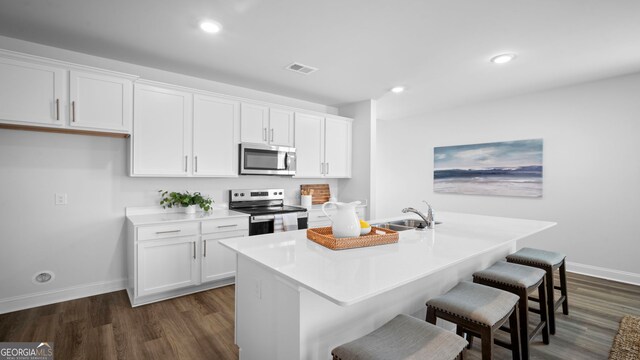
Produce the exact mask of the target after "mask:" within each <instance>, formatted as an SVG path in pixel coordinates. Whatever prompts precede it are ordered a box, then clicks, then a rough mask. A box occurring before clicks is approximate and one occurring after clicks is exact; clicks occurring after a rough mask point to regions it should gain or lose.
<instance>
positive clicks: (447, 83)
mask: <svg viewBox="0 0 640 360" xmlns="http://www.w3.org/2000/svg"><path fill="white" fill-rule="evenodd" d="M204 18H212V19H215V20H217V21H219V22H220V23H222V25H223V26H224V30H223V32H222V33H220V34H218V35H214V36H212V35H207V34H205V33H202V32H201V31H200V30H199V29H198V23H199V21H200V20H201V19H204ZM0 34H2V35H5V36H9V37H14V38H18V39H23V40H27V41H33V42H37V43H42V44H46V45H51V46H56V47H60V48H65V49H70V50H74V51H79V52H84V53H88V54H92V55H97V56H102V57H107V58H113V59H118V60H122V61H127V62H131V63H136V64H142V65H147V66H151V67H156V68H161V69H165V70H170V71H175V72H181V73H185V74H190V75H195V76H200V77H204V78H209V79H212V80H216V81H221V82H226V83H230V84H235V85H240V86H245V87H249V88H254V89H258V90H263V91H268V92H272V93H276V94H281V95H286V96H291V97H295V98H300V99H304V100H309V101H314V102H319V103H323V104H327V105H337V104H342V103H348V102H353V101H359V100H364V99H370V98H371V99H378V100H379V103H378V113H379V117H380V118H381V119H399V118H403V117H408V116H411V115H415V114H420V113H424V112H428V111H435V110H439V109H444V108H449V107H452V106H459V105H462V104H465V103H470V102H478V101H484V100H489V99H494V98H500V97H505V96H511V95H516V94H521V93H526V92H532V91H538V90H542V89H548V88H553V87H558V86H563V85H568V84H572V83H578V82H584V81H590V80H595V79H600V78H605V77H611V76H616V75H621V74H626V73H632V72H637V71H640V1H637V0H615V1H602V0H562V1H558V0H538V1H514V0H482V1H477V0H348V1H345V0H316V1H311V0H268V1H267V0H262V1H261V0H234V1H232V0H218V1H212V0H182V1H168V0H164V1H158V0H19V1H18V0H0ZM503 51H514V52H516V53H518V58H517V60H516V61H514V62H512V63H510V64H506V65H501V66H499V65H494V64H491V63H489V62H488V59H489V58H490V57H491V56H492V55H495V54H497V53H500V52H503ZM293 61H298V62H301V63H303V64H306V65H310V66H313V67H318V68H320V70H319V71H317V72H315V73H313V74H311V75H308V76H303V75H299V74H296V73H293V72H289V71H286V70H283V68H284V67H285V66H286V65H288V64H290V63H291V62H293ZM398 84H401V85H405V86H406V87H407V91H406V92H405V93H403V94H401V95H396V94H391V93H388V90H389V88H391V87H392V86H394V85H398Z"/></svg>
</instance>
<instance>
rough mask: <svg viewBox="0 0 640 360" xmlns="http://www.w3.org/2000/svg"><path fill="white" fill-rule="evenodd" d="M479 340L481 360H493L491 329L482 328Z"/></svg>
mask: <svg viewBox="0 0 640 360" xmlns="http://www.w3.org/2000/svg"><path fill="white" fill-rule="evenodd" d="M516 332H517V331H516ZM480 340H482V360H493V329H491V327H488V326H487V327H484V328H482V331H481V332H480ZM514 360H515V358H514Z"/></svg>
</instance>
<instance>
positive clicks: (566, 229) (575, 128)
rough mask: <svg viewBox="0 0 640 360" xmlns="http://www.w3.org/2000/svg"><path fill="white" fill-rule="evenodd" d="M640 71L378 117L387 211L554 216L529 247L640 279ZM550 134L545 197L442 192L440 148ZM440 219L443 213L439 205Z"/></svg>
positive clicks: (381, 211)
mask: <svg viewBox="0 0 640 360" xmlns="http://www.w3.org/2000/svg"><path fill="white" fill-rule="evenodd" d="M639 94H640V74H635V75H631V76H625V77H619V78H612V79H608V80H605V81H598V82H593V83H587V84H582V85H578V86H573V87H566V88H561V89H555V90H551V91H546V92H541V93H536V94H532V95H527V96H520V97H514V98H509V99H504V100H500V101H494V102H490V103H484V104H478V105H474V106H468V107H463V108H457V109H454V110H450V111H446V112H442V113H438V114H431V115H424V116H421V117H418V118H415V119H409V120H408V121H404V122H385V121H379V123H378V134H379V136H378V154H379V156H378V174H379V175H378V188H379V189H380V190H379V191H378V203H377V211H378V216H381V217H382V216H391V215H398V214H399V213H400V209H402V208H404V207H406V206H416V205H419V202H420V200H422V199H427V200H429V201H430V202H431V203H432V205H433V206H434V208H435V209H436V211H437V210H447V211H457V212H468V213H478V214H486V215H497V216H508V217H519V218H531V219H540V220H552V221H556V222H558V226H557V227H555V228H553V229H551V230H548V231H545V232H543V233H541V234H539V235H537V236H534V237H531V238H529V239H526V240H524V241H522V243H521V244H520V245H524V246H533V247H538V248H542V249H549V250H555V251H560V252H563V253H565V254H567V255H568V258H567V259H568V262H570V263H571V264H570V266H569V268H570V269H573V270H575V271H580V272H586V273H591V274H594V275H599V276H605V277H610V278H615V279H619V280H623V281H629V282H636V283H640V261H638V255H639V254H640V226H638V218H639V217H640V100H639ZM535 138H543V139H544V184H543V186H544V190H543V191H544V194H543V197H542V198H540V199H531V198H515V197H492V196H471V195H456V194H436V193H434V192H433V147H434V146H445V145H461V144H473V143H482V142H493V141H505V140H519V139H535ZM436 216H437V212H436Z"/></svg>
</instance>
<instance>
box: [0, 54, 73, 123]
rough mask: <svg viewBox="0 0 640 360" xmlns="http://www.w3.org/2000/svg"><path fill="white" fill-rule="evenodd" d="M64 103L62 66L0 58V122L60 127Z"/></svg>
mask: <svg viewBox="0 0 640 360" xmlns="http://www.w3.org/2000/svg"><path fill="white" fill-rule="evenodd" d="M66 104H67V72H66V70H65V69H64V68H62V67H57V66H53V65H51V66H50V65H44V64H40V63H38V62H30V61H26V60H25V61H22V60H14V59H8V58H0V121H2V122H5V123H6V122H8V123H14V124H22V125H40V126H43V125H44V126H55V127H62V126H63V125H64V123H65V119H66V114H67V106H66Z"/></svg>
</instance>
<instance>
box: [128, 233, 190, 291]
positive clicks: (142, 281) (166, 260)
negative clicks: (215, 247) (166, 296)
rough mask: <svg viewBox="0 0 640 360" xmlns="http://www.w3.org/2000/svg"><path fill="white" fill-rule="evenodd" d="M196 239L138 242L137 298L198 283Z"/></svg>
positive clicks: (182, 238)
mask: <svg viewBox="0 0 640 360" xmlns="http://www.w3.org/2000/svg"><path fill="white" fill-rule="evenodd" d="M197 242H198V237H197V236H186V237H180V238H169V239H163V240H152V241H144V242H139V243H138V284H137V285H138V286H137V289H136V290H137V296H145V295H150V294H155V293H161V292H165V291H169V290H174V289H178V288H182V287H185V286H192V285H196V284H197V283H198V274H197V271H198V266H197V264H198V260H197V259H198V254H197Z"/></svg>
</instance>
